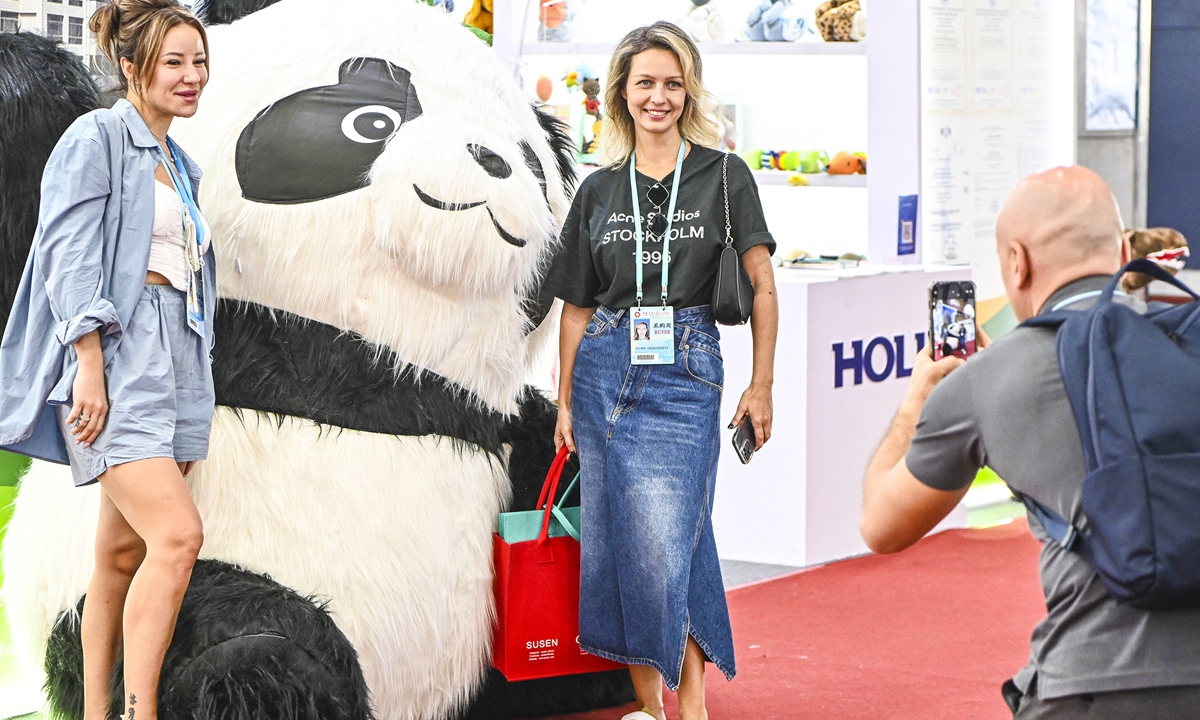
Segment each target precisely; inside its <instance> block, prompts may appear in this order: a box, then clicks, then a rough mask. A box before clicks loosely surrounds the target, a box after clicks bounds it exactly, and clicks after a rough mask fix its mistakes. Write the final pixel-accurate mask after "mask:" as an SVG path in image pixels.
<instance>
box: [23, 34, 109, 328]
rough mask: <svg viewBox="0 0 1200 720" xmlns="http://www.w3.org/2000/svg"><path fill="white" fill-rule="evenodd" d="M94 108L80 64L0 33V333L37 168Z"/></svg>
mask: <svg viewBox="0 0 1200 720" xmlns="http://www.w3.org/2000/svg"><path fill="white" fill-rule="evenodd" d="M99 106H100V98H99V95H98V90H97V89H96V84H95V83H94V82H93V81H92V78H91V77H90V76H89V75H88V72H87V69H86V68H85V67H84V66H83V63H82V62H80V60H79V58H78V57H77V56H76V55H75V54H74V53H71V52H70V51H68V50H67V49H66V48H64V47H62V46H61V45H59V44H58V43H57V42H54V41H53V40H49V39H47V38H44V37H42V36H41V35H38V34H36V33H31V32H18V33H0V328H2V327H4V325H5V324H6V323H7V321H8V312H9V310H10V309H11V308H12V303H13V298H14V297H15V296H16V293H17V284H18V283H19V282H20V280H21V272H22V270H23V269H24V267H25V260H26V258H28V257H29V246H30V244H31V243H32V241H33V234H34V231H35V230H36V229H37V215H38V203H39V202H40V199H41V183H42V170H43V169H44V168H45V167H46V160H47V158H49V157H50V151H51V150H53V149H54V145H55V144H56V143H57V142H58V139H59V138H60V137H62V134H63V132H65V131H66V129H67V128H68V127H69V126H70V125H71V123H72V122H74V121H75V119H76V118H78V117H79V116H80V115H83V114H84V113H86V112H88V111H90V110H94V109H96V108H97V107H99Z"/></svg>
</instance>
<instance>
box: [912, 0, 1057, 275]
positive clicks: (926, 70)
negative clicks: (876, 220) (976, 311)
mask: <svg viewBox="0 0 1200 720" xmlns="http://www.w3.org/2000/svg"><path fill="white" fill-rule="evenodd" d="M1074 32H1075V30H1074V18H1073V14H1072V6H1071V4H1070V3H1063V2H1054V1H1053V0H921V155H922V157H921V194H922V195H923V196H924V198H925V199H924V202H923V203H922V206H923V207H922V208H921V221H922V222H923V224H924V231H923V237H924V242H925V253H926V255H925V257H927V258H929V259H931V260H934V261H939V260H940V261H945V262H952V263H969V264H970V265H971V266H972V267H973V273H972V277H973V278H974V279H975V281H976V283H977V284H978V286H979V297H980V298H981V299H987V298H991V297H995V296H999V295H1002V294H1003V292H1004V288H1003V285H1002V284H1001V282H1000V275H999V264H998V261H997V259H996V250H995V231H996V216H997V215H998V214H999V213H1000V208H1001V207H1002V206H1003V205H1004V201H1005V200H1006V199H1007V197H1008V194H1009V193H1010V192H1012V189H1013V188H1014V187H1016V185H1017V183H1018V182H1019V181H1020V180H1021V178H1023V177H1025V176H1026V175H1029V174H1030V173H1033V172H1037V171H1038V170H1042V169H1045V168H1048V167H1052V166H1054V165H1070V164H1071V163H1073V162H1074V157H1075V138H1074V134H1075V133H1074V127H1075V125H1074V117H1075V110H1074V68H1075V66H1074Z"/></svg>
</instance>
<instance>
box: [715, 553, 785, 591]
mask: <svg viewBox="0 0 1200 720" xmlns="http://www.w3.org/2000/svg"><path fill="white" fill-rule="evenodd" d="M799 569H800V568H797V567H792V566H791V565H767V564H765V563H753V562H742V561H741V560H722V561H721V577H722V578H723V579H724V580H725V589H727V590H728V589H729V588H731V587H737V586H738V585H745V584H746V583H749V582H754V581H756V580H767V579H770V578H773V577H779V576H780V575H786V574H788V573H790V572H795V571H796V570H799Z"/></svg>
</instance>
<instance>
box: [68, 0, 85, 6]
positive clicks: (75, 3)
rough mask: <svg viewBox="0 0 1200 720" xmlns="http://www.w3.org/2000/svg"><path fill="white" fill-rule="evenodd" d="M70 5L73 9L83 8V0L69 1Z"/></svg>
mask: <svg viewBox="0 0 1200 720" xmlns="http://www.w3.org/2000/svg"><path fill="white" fill-rule="evenodd" d="M68 4H70V5H71V6H73V7H83V0H68Z"/></svg>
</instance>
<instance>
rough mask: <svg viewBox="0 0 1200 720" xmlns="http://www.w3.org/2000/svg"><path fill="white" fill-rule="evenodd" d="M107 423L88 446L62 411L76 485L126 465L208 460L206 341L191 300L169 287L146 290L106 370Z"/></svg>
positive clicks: (60, 420)
mask: <svg viewBox="0 0 1200 720" xmlns="http://www.w3.org/2000/svg"><path fill="white" fill-rule="evenodd" d="M104 374H105V380H106V381H107V384H108V417H107V418H106V419H105V423H104V429H103V430H101V431H100V435H99V436H98V437H97V438H96V441H95V442H93V443H92V445H91V447H87V448H84V447H83V446H81V445H77V444H76V443H75V439H74V436H73V435H71V433H70V431H69V429H68V428H67V417H68V416H69V415H70V414H71V405H70V404H67V405H61V406H59V408H58V425H59V428H60V429H61V430H62V433H63V437H64V438H66V441H67V454H68V455H69V456H70V460H71V472H72V474H73V475H74V476H75V485H77V486H82V485H90V484H91V483H94V482H96V479H97V478H99V477H100V476H101V475H102V474H104V472H105V471H106V470H108V468H110V467H112V466H113V465H120V464H121V463H127V462H133V461H134V460H145V459H147V458H156V457H168V458H174V459H175V461H176V462H191V461H192V460H203V459H205V458H206V457H208V436H209V432H210V431H211V429H212V418H213V404H214V393H213V379H212V366H211V364H210V359H209V355H208V342H207V341H206V340H204V339H203V338H201V337H200V336H199V335H197V334H196V333H195V332H194V331H193V330H192V329H191V328H189V327H188V324H187V297H186V296H185V294H184V293H182V292H180V291H179V290H176V289H175V288H173V287H171V286H170V285H147V286H146V287H145V289H144V290H143V291H142V296H141V297H140V298H138V302H137V306H136V307H135V308H134V309H133V316H132V317H131V318H130V320H129V324H128V325H127V326H126V327H125V328H124V331H123V333H122V335H121V342H120V344H119V345H118V346H117V350H116V353H115V354H114V355H113V358H112V360H111V361H110V362H109V364H108V367H107V368H106V369H105V373H104Z"/></svg>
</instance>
